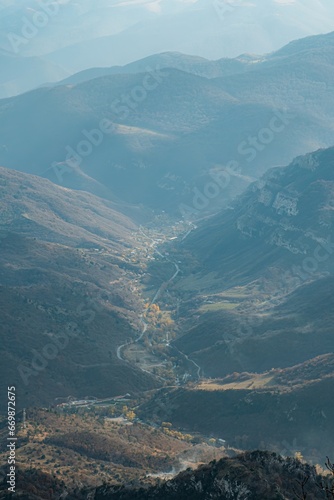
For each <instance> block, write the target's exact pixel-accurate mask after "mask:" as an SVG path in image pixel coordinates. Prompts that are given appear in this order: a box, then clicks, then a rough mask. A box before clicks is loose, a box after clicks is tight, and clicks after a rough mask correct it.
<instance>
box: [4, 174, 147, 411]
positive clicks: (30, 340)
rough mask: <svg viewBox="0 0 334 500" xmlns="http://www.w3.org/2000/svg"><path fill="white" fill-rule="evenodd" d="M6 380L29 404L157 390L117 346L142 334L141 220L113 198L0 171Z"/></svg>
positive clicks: (23, 403)
mask: <svg viewBox="0 0 334 500" xmlns="http://www.w3.org/2000/svg"><path fill="white" fill-rule="evenodd" d="M0 174H1V178H0V179H1V185H0V196H1V201H2V203H1V211H0V218H1V222H0V234H1V257H0V266H1V275H0V277H1V286H0V296H1V301H0V307H1V311H2V318H3V319H2V322H1V338H2V344H1V350H2V364H1V377H2V379H3V380H5V381H6V383H7V382H8V385H9V386H11V385H13V384H17V386H18V387H22V392H21V394H20V402H19V404H20V408H22V406H27V407H30V406H33V405H41V404H42V405H48V404H50V403H53V401H54V399H55V398H56V397H61V396H64V397H65V396H68V395H69V394H72V395H75V396H77V397H79V396H85V395H86V394H91V395H94V396H98V397H102V396H105V397H107V396H110V395H117V394H121V393H123V392H124V391H138V390H143V389H145V388H147V389H148V388H153V387H156V385H157V384H156V381H155V379H154V378H153V377H152V376H151V375H150V374H148V373H145V372H143V371H140V370H139V369H137V368H136V367H132V366H131V365H129V364H127V363H124V362H123V361H121V360H120V359H119V358H118V357H117V355H116V350H117V347H118V346H119V345H120V344H122V343H124V342H125V341H127V340H128V339H130V338H131V337H132V338H136V337H137V336H138V333H137V332H138V331H140V330H141V328H142V327H141V322H140V313H141V311H142V309H143V304H142V300H141V299H140V298H139V297H138V296H137V294H136V293H135V291H134V290H133V292H132V291H131V290H132V285H131V284H133V280H135V279H136V278H137V277H138V275H139V274H140V272H141V266H140V262H139V261H138V264H135V263H134V262H135V260H134V259H133V255H132V254H131V252H132V251H133V249H134V248H135V247H137V248H138V243H135V239H134V235H135V233H136V232H137V231H138V228H137V226H136V224H135V223H134V222H133V221H132V220H130V219H129V217H127V216H125V215H123V214H122V213H120V212H118V211H117V210H116V208H117V207H116V206H115V204H113V203H112V202H109V201H106V200H102V199H99V198H97V197H94V196H92V195H90V194H88V193H84V192H72V191H70V190H68V189H65V188H62V187H58V186H55V185H54V184H52V183H51V182H50V181H48V180H45V179H41V178H39V177H35V176H31V175H27V174H22V173H19V172H16V171H12V170H7V169H4V168H2V169H0Z"/></svg>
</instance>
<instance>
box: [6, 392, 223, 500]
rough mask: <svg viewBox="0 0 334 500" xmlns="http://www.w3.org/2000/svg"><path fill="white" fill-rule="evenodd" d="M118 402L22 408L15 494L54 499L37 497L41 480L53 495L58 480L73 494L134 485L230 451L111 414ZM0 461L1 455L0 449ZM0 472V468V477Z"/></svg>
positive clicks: (119, 410)
mask: <svg viewBox="0 0 334 500" xmlns="http://www.w3.org/2000/svg"><path fill="white" fill-rule="evenodd" d="M124 404H125V402H123V403H121V402H120V403H119V405H118V406H117V399H115V400H113V401H112V400H111V401H109V402H104V404H100V405H96V406H95V407H87V406H86V407H85V406H77V407H76V406H74V405H72V406H71V405H69V406H68V408H67V409H66V410H62V409H61V407H60V406H58V407H55V408H52V409H50V410H45V409H44V410H40V409H39V410H37V409H30V410H28V411H27V415H26V424H25V428H22V424H20V430H19V431H18V443H17V449H18V453H17V457H18V461H17V466H18V469H19V471H20V475H19V483H18V484H19V490H20V492H25V493H28V492H30V493H33V492H34V491H35V493H36V494H40V495H41V497H42V498H54V497H53V496H52V494H51V495H50V494H49V496H43V494H42V493H43V489H44V482H45V483H46V484H47V483H48V482H49V483H53V484H54V486H51V485H50V486H49V487H53V489H54V490H55V492H54V494H56V491H57V490H58V489H59V488H57V485H59V483H62V484H63V487H62V491H63V492H64V490H66V491H67V492H68V493H73V492H74V491H75V492H76V493H75V495H77V498H79V490H81V489H82V488H83V486H84V487H86V488H92V487H99V486H101V485H102V484H110V485H119V486H120V485H123V484H133V485H134V484H138V482H139V481H140V482H142V484H154V483H156V482H157V481H158V480H159V478H160V477H161V478H163V477H164V475H165V476H167V477H168V476H173V475H175V474H176V472H179V471H180V470H183V469H184V468H185V467H192V468H196V467H198V465H200V464H203V463H206V462H208V461H210V460H213V459H219V458H222V457H224V456H228V455H233V451H232V450H230V451H228V452H227V451H226V450H225V449H224V448H223V447H215V446H212V445H209V444H207V443H205V442H198V443H196V444H194V443H192V442H191V441H189V439H188V438H189V436H186V435H184V436H183V435H182V434H180V433H179V434H178V437H177V438H176V437H173V436H171V435H167V434H166V433H165V432H164V431H163V429H162V428H160V429H159V428H154V427H150V426H148V425H146V424H143V423H141V422H138V419H135V421H132V420H125V419H124V418H116V414H119V413H121V412H122V410H121V408H122V406H124ZM127 404H129V402H127ZM130 404H134V401H130ZM115 412H116V414H115ZM1 423H3V422H1ZM6 437H7V436H6V429H2V430H0V441H1V443H2V444H4V443H5V442H6ZM1 459H5V454H4V453H3V454H2V455H1ZM2 472H3V469H0V481H1V480H2ZM43 475H44V476H45V477H46V480H45V481H44V482H43V483H39V482H36V476H37V477H38V476H40V477H42V476H43ZM34 476H35V477H34ZM31 478H33V480H31ZM34 479H35V480H34ZM46 493H48V491H46ZM0 498H3V497H2V496H1V484H0Z"/></svg>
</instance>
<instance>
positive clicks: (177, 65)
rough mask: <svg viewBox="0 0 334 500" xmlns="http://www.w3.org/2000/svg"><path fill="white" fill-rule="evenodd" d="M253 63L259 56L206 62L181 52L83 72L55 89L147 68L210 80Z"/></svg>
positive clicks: (162, 54)
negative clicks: (182, 72) (167, 69)
mask: <svg viewBox="0 0 334 500" xmlns="http://www.w3.org/2000/svg"><path fill="white" fill-rule="evenodd" d="M254 59H256V62H258V59H259V56H252V55H250V54H244V55H241V56H239V57H236V58H234V59H229V58H224V59H218V60H217V61H210V60H209V59H205V58H204V57H198V56H189V55H186V54H182V53H181V52H164V53H161V54H155V55H152V56H148V57H145V58H144V59H140V60H139V61H135V62H132V63H129V64H126V65H125V66H112V67H110V68H90V69H86V70H84V71H80V72H79V73H76V74H74V75H71V76H70V77H68V78H66V79H65V80H62V81H60V82H58V83H57V85H76V84H78V83H83V82H87V81H89V80H93V79H94V78H99V77H101V76H107V75H114V74H124V73H125V74H128V73H144V72H145V71H147V68H148V67H154V68H156V67H159V68H162V69H163V68H174V69H179V70H180V71H184V72H186V73H192V74H194V75H197V76H203V77H204V78H214V77H219V76H220V77H221V76H229V75H231V74H237V73H242V72H244V71H246V70H247V69H250V67H251V65H252V61H253V60H254Z"/></svg>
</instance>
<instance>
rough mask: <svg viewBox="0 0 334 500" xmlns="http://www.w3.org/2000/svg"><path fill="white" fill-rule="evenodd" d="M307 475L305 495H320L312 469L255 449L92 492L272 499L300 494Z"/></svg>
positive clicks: (114, 498)
mask: <svg viewBox="0 0 334 500" xmlns="http://www.w3.org/2000/svg"><path fill="white" fill-rule="evenodd" d="M305 476H306V477H309V478H310V479H309V480H308V482H307V484H306V486H305V487H304V494H305V495H306V497H305V496H304V498H310V500H311V499H319V500H320V499H322V498H326V496H325V494H324V493H323V492H322V491H321V490H320V489H319V487H318V486H317V484H318V483H320V482H321V481H322V479H321V478H320V477H319V476H318V475H317V473H316V471H315V469H313V468H311V467H309V466H308V465H303V464H301V463H300V462H298V461H297V460H292V459H287V460H283V459H282V458H281V457H279V456H277V455H275V454H270V453H261V452H259V451H255V452H252V453H246V454H244V455H240V456H238V457H236V458H232V459H222V460H219V461H218V462H216V461H214V462H211V463H210V464H208V465H204V466H202V467H200V468H199V469H197V470H196V471H195V472H193V471H185V472H183V473H181V474H179V475H178V476H177V477H176V478H174V479H172V480H171V481H168V482H167V483H163V484H162V485H160V486H156V487H151V488H148V489H143V488H141V489H130V488H108V487H102V488H100V489H98V490H97V492H96V494H95V497H94V498H95V499H96V500H103V499H105V500H118V499H124V500H127V499H133V500H136V499H138V500H141V499H143V500H144V499H147V500H149V499H152V500H153V499H158V498H159V499H160V498H163V499H166V500H169V499H171V500H172V499H173V500H188V499H189V500H204V499H206V498H212V499H224V500H225V499H226V500H227V499H229V498H239V499H247V500H258V499H259V498H261V499H263V500H267V499H268V500H269V499H270V500H272V499H273V498H277V499H283V498H303V497H302V496H297V495H302V494H303V490H302V488H301V483H302V481H303V479H304V478H305Z"/></svg>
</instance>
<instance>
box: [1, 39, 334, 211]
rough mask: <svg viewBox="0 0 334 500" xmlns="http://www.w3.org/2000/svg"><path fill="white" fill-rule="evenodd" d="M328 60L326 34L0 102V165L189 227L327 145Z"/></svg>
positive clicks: (154, 62) (174, 59)
mask: <svg viewBox="0 0 334 500" xmlns="http://www.w3.org/2000/svg"><path fill="white" fill-rule="evenodd" d="M332 54H334V36H333V34H332V33H331V34H328V35H324V36H318V37H311V38H307V39H303V40H300V41H298V42H294V43H292V44H290V45H288V46H287V47H285V48H284V49H282V50H281V51H278V52H277V53H274V54H272V55H270V56H268V57H263V58H260V59H259V60H258V61H254V60H252V59H248V60H247V59H246V58H244V59H239V60H237V61H229V60H227V61H226V60H222V61H221V62H218V63H210V62H209V61H204V62H203V61H202V60H197V59H195V60H194V59H193V58H188V57H187V56H181V55H175V54H170V55H168V54H163V55H161V56H155V57H152V58H150V59H149V60H148V61H143V62H142V63H137V64H136V65H134V66H133V67H132V68H133V69H131V67H130V71H132V73H131V74H129V73H124V72H123V71H122V73H121V74H109V75H106V76H100V77H98V78H94V79H92V80H88V81H83V82H82V83H79V84H76V85H73V84H67V85H61V86H58V87H55V88H43V89H38V90H35V91H33V92H30V93H26V94H24V95H21V96H18V97H15V98H11V99H8V100H2V101H0V118H1V122H0V123H1V125H0V132H1V144H0V163H1V164H2V165H4V166H6V167H8V168H15V169H22V168H23V169H24V170H25V171H26V172H30V173H34V174H38V175H42V176H47V177H48V178H49V179H51V180H52V181H55V182H58V183H61V184H62V185H64V186H67V187H70V188H79V189H82V188H83V189H85V190H88V191H91V192H93V193H94V194H97V195H99V196H101V195H102V196H104V197H110V198H111V199H116V198H117V199H119V200H121V201H126V202H131V203H142V204H145V205H146V206H150V207H151V208H159V209H164V210H168V211H172V212H174V214H178V216H179V217H181V216H182V215H184V212H185V211H186V212H188V214H187V215H188V216H190V217H191V216H193V215H195V216H196V217H198V214H200V215H202V214H205V213H210V212H212V211H214V210H217V209H219V208H220V207H221V206H224V205H225V206H226V204H228V202H229V200H230V199H231V197H233V196H235V195H236V194H237V193H239V192H241V191H242V190H243V189H244V188H245V187H246V186H247V185H248V184H249V182H250V181H252V180H254V179H256V178H258V177H259V176H260V175H261V174H262V173H263V172H265V171H266V170H267V169H268V168H269V167H272V166H275V165H284V164H287V163H288V162H289V161H291V160H292V159H293V158H294V157H295V156H296V155H298V154H302V153H305V152H308V151H312V150H315V149H317V148H319V147H327V146H331V145H332V125H331V123H332V120H331V117H332V115H333V108H334V103H333V96H334V94H333V88H332V86H331V84H330V83H328V82H330V81H331V78H332V74H333V65H332V60H334V59H333V58H332V56H331V55H332ZM160 60H162V66H169V67H168V68H163V69H159V64H160ZM148 66H149V68H150V69H148ZM173 66H174V67H173ZM144 67H146V72H145V73H143V72H139V73H136V72H133V71H143V68H144ZM179 68H182V69H179ZM233 68H235V69H233ZM194 73H196V74H194ZM199 73H200V74H201V76H199ZM205 73H207V74H208V75H209V76H210V78H207V77H204V76H203V74H205ZM217 75H219V76H217ZM145 87H146V88H145ZM108 120H109V121H108ZM66 161H67V164H66V165H64V162H66ZM58 164H61V165H60V166H59V165H58ZM57 165H58V166H57ZM22 166H23V167H22ZM226 168H228V169H229V170H228V171H227V172H226ZM226 179H228V181H226ZM213 181H214V184H215V186H213V187H212V182H213ZM210 186H211V187H210ZM207 189H209V193H208V192H207ZM210 189H211V192H210ZM213 191H214V192H213ZM189 210H190V214H189Z"/></svg>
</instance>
